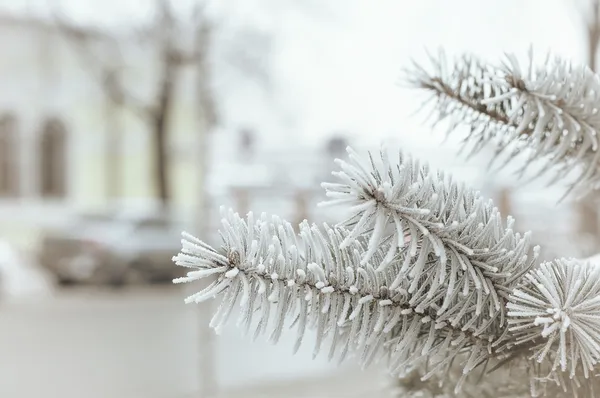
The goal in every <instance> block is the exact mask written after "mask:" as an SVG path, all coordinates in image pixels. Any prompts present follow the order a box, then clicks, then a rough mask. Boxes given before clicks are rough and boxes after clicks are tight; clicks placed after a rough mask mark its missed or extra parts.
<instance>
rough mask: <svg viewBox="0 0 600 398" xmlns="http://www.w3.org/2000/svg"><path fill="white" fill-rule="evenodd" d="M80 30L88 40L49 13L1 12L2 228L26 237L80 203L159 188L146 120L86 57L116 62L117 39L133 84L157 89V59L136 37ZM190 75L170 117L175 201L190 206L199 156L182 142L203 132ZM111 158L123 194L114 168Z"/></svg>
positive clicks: (136, 196) (139, 196) (9, 235)
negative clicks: (109, 88) (109, 91)
mask: <svg viewBox="0 0 600 398" xmlns="http://www.w3.org/2000/svg"><path fill="white" fill-rule="evenodd" d="M79 33H80V34H82V35H85V36H86V37H85V40H86V43H88V44H89V46H90V47H89V48H87V49H82V48H78V47H77V45H76V44H74V43H73V42H71V40H69V39H67V38H66V37H65V35H64V33H63V32H61V31H59V30H58V29H57V28H56V27H55V26H54V25H52V24H50V23H49V22H46V21H43V20H38V19H32V18H28V17H17V16H12V15H2V16H0V51H1V53H2V60H1V61H0V74H1V76H3V81H2V90H0V144H1V145H0V219H1V220H2V223H0V236H3V237H5V238H6V239H8V240H10V241H13V242H15V243H18V244H20V245H27V244H30V243H32V242H33V241H35V238H36V234H37V231H39V229H40V228H43V227H44V226H45V225H48V224H52V223H53V222H56V221H59V220H60V219H62V218H64V217H65V216H66V215H67V214H69V213H70V212H72V211H73V210H75V209H86V210H91V209H100V208H103V207H105V206H106V205H109V204H110V203H111V202H113V201H114V200H115V196H116V197H117V198H119V200H120V201H121V200H123V201H132V202H133V203H136V204H140V203H142V202H144V203H145V202H147V201H148V198H151V197H153V196H154V193H153V185H152V181H151V173H149V172H148V170H149V169H150V168H151V165H152V163H151V162H152V159H151V156H152V151H151V150H150V148H151V140H150V138H151V137H150V136H149V134H147V128H146V125H145V124H144V123H142V121H141V120H140V118H139V117H138V116H137V115H135V114H134V113H132V112H131V111H130V110H129V109H124V108H119V107H116V106H115V105H114V104H113V103H111V102H110V101H109V99H108V98H107V96H106V95H104V94H105V93H104V92H103V90H102V89H101V85H100V80H99V79H100V77H99V76H97V74H95V72H96V71H94V70H93V69H92V66H91V65H90V62H89V58H88V59H86V56H87V57H89V56H90V54H92V55H91V56H93V57H98V62H101V61H106V60H107V59H108V60H109V61H110V59H109V58H108V57H111V56H113V53H112V52H111V51H112V49H111V45H112V44H113V43H114V40H118V41H119V44H120V46H121V47H124V48H125V50H126V51H122V52H124V53H126V54H127V59H126V60H124V62H123V65H122V66H123V67H124V71H123V72H124V76H125V77H126V83H127V87H128V89H130V90H132V91H133V92H134V93H135V94H136V95H139V96H140V97H144V95H145V94H146V93H147V91H148V90H153V89H154V86H155V81H154V80H153V79H154V76H153V74H154V73H155V72H156V69H157V68H158V67H159V65H157V64H156V62H154V58H153V53H152V51H151V50H150V49H148V48H145V47H144V46H143V45H140V44H139V43H138V42H136V41H135V38H129V37H117V36H114V35H112V36H111V35H108V34H107V33H105V32H100V31H95V30H93V29H87V28H79ZM129 50H130V51H129ZM82 51H89V52H90V54H82ZM193 77H194V76H193V71H189V70H186V71H183V73H182V74H181V80H183V81H182V82H179V86H180V88H181V90H180V93H178V94H180V95H178V98H177V102H176V103H175V106H174V110H173V114H174V116H173V117H172V121H173V123H172V124H173V125H172V126H171V133H172V135H171V138H172V143H171V148H170V149H171V155H172V156H171V157H172V160H173V164H172V170H171V171H172V174H173V175H172V176H171V177H172V178H171V179H172V182H173V183H172V185H173V202H174V204H175V206H183V207H192V206H193V203H194V201H195V200H196V196H197V183H198V178H197V177H196V175H197V167H196V161H195V158H194V157H193V156H191V154H190V153H189V152H185V151H183V150H182V148H189V147H191V146H192V147H193V146H194V145H195V144H194V143H195V142H196V137H197V136H196V135H195V134H194V132H197V131H198V124H197V117H196V116H195V114H196V112H195V107H196V103H195V96H194V94H195V93H194V84H193V83H192V80H193ZM115 137H116V138H117V139H118V142H119V145H118V146H116V147H115V146H114V145H111V144H114V143H113V142H111V140H114V139H115ZM115 148H117V149H118V150H115ZM115 152H116V153H115ZM114 161H118V162H119V165H120V176H119V181H118V182H117V183H118V187H119V188H118V192H117V195H115V192H114V187H112V188H111V187H110V186H109V185H111V184H114V181H111V180H110V177H109V176H108V175H107V173H108V172H109V171H108V170H109V169H110V164H109V163H110V162H114Z"/></svg>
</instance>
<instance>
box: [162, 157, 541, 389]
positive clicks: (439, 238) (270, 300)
mask: <svg viewBox="0 0 600 398" xmlns="http://www.w3.org/2000/svg"><path fill="white" fill-rule="evenodd" d="M349 154H350V163H346V162H343V161H338V162H339V163H340V164H341V166H342V170H343V171H342V172H336V173H335V174H336V175H337V176H338V177H339V178H340V179H341V181H342V183H337V184H331V183H329V184H325V187H326V189H327V190H328V196H329V197H330V198H332V200H333V203H335V204H346V205H348V206H349V207H350V208H351V209H352V210H353V211H354V213H355V215H354V216H353V217H351V218H350V219H349V220H347V221H346V222H345V223H343V224H342V225H340V226H337V227H334V228H332V227H329V226H327V225H325V226H324V228H323V229H320V228H318V227H317V226H315V225H313V226H309V225H308V223H303V224H302V225H301V228H300V234H299V236H296V234H295V233H294V231H293V229H292V227H291V225H290V224H289V223H287V222H285V221H282V220H281V219H279V218H278V217H275V216H274V217H273V218H271V219H270V218H269V217H267V216H266V215H263V216H262V217H261V218H260V219H259V220H254V218H253V215H252V213H249V215H248V219H247V220H244V219H242V218H240V217H239V216H238V215H237V214H235V213H233V211H230V212H229V213H227V214H226V215H225V217H224V218H223V220H222V221H223V230H222V232H221V235H222V237H223V241H224V245H223V248H222V249H221V250H214V249H212V248H210V247H209V246H207V245H206V244H204V243H202V242H201V241H199V240H197V239H195V238H193V237H191V236H190V235H187V234H186V235H184V240H183V250H182V252H181V253H180V254H179V255H178V256H176V257H175V258H174V260H175V262H176V263H177V264H178V265H181V266H187V267H191V268H194V270H193V271H190V272H189V273H188V276H187V277H184V278H181V279H178V280H176V281H175V282H190V281H194V280H196V279H201V278H204V277H206V276H208V275H215V274H216V276H217V278H216V280H215V281H214V282H213V283H212V284H211V285H210V286H208V287H207V288H206V289H204V290H203V291H201V292H199V293H197V294H195V295H192V296H190V297H189V298H188V299H187V301H188V302H194V301H196V302H199V301H202V300H206V299H209V298H212V297H214V296H216V295H218V294H221V295H223V301H222V305H221V307H220V309H219V310H218V312H217V314H216V315H215V317H214V318H213V321H212V322H211V324H212V325H213V326H214V327H216V328H219V327H221V326H222V324H223V323H224V322H225V321H226V320H227V318H228V317H229V315H230V314H231V312H232V309H233V307H234V306H235V303H236V302H238V301H239V303H240V305H241V306H242V311H241V318H240V320H239V322H240V324H242V325H244V327H245V328H246V329H250V328H251V327H255V328H256V329H255V332H254V333H255V336H257V335H259V334H262V333H264V332H266V331H267V330H269V332H270V334H271V340H273V341H277V340H278V339H279V336H280V335H281V333H282V331H283V328H284V324H285V322H286V319H291V320H293V326H294V327H296V328H297V333H298V339H297V343H296V346H295V349H297V348H298V347H299V345H300V343H301V341H302V338H303V336H304V334H305V331H306V329H307V328H309V327H310V328H314V329H316V331H317V343H316V346H315V350H314V353H315V355H316V354H317V353H318V352H319V351H320V350H321V347H322V346H323V342H324V341H325V340H328V341H329V347H330V348H329V357H330V358H332V357H334V356H335V354H336V353H337V354H338V355H339V358H340V359H343V358H344V357H345V356H346V354H347V353H349V352H350V353H352V354H354V355H358V356H359V357H360V361H361V363H362V364H363V365H367V364H368V363H370V362H371V361H373V360H377V359H379V358H384V357H387V358H388V359H389V365H390V370H391V372H392V373H393V374H402V373H404V372H406V371H407V370H409V369H411V368H413V367H416V366H419V365H420V364H422V363H423V362H425V361H427V362H428V363H429V366H430V369H429V373H428V374H427V375H425V376H424V377H425V378H428V377H431V376H432V375H434V374H436V373H440V372H441V373H444V372H446V371H447V370H448V369H449V367H450V365H451V364H452V362H453V359H454V358H456V357H457V356H458V355H459V354H461V353H463V352H464V351H465V350H466V349H469V353H470V355H469V356H468V357H467V358H466V359H465V361H464V363H463V364H462V365H461V366H462V369H463V374H464V375H465V377H466V375H467V374H469V373H470V372H471V371H472V370H473V369H474V368H476V367H477V366H479V365H481V364H483V363H487V362H488V361H489V360H490V359H491V358H495V357H498V356H501V355H503V354H502V352H503V351H506V350H509V349H510V347H511V345H512V343H511V342H510V340H508V339H507V335H508V327H507V322H506V314H505V302H506V300H507V298H508V295H509V294H510V292H511V291H512V288H513V287H514V286H516V285H517V282H518V280H519V279H520V276H521V275H522V274H524V273H526V272H527V271H528V270H529V269H531V267H532V265H533V262H534V260H535V258H536V255H535V253H537V250H534V251H533V253H532V251H531V248H530V238H529V235H528V234H526V235H524V236H520V235H519V234H517V233H514V232H513V231H512V229H510V228H508V229H507V228H504V227H503V225H502V221H501V219H500V215H499V214H498V211H497V209H495V208H494V207H493V206H492V204H491V202H487V201H484V200H483V199H482V198H481V197H480V196H479V195H478V194H477V193H475V192H472V191H470V190H468V189H466V188H465V187H464V185H461V184H456V183H454V182H452V180H451V178H449V177H445V176H444V175H443V174H439V173H435V172H430V171H429V170H428V168H427V167H426V166H421V165H419V163H418V162H416V161H413V160H411V159H409V158H405V157H403V156H401V155H400V158H399V163H398V165H396V166H391V164H390V162H389V159H388V157H387V154H385V152H382V155H381V165H380V166H377V165H376V163H375V161H374V159H373V158H371V163H372V164H371V165H370V166H367V165H365V164H363V163H362V162H360V161H359V160H358V159H357V155H356V153H355V152H354V151H352V150H351V149H349ZM509 222H512V221H510V220H509ZM254 318H258V319H257V320H258V325H257V326H254V325H253V323H256V322H254V321H253V319H254ZM269 322H271V323H272V324H271V323H269ZM269 325H270V326H269ZM384 353H385V354H384ZM461 380H464V378H463V379H461ZM457 388H460V382H459V383H458V385H457Z"/></svg>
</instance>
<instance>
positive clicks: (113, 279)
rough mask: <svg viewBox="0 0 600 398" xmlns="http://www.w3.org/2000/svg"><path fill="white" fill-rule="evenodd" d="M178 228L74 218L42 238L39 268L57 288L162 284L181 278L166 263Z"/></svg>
mask: <svg viewBox="0 0 600 398" xmlns="http://www.w3.org/2000/svg"><path fill="white" fill-rule="evenodd" d="M181 229H182V227H181V223H179V222H177V221H175V220H174V219H172V218H169V217H166V216H160V215H158V216H157V215H131V214H119V213H104V214H80V215H78V216H77V217H75V218H74V219H73V220H71V221H70V222H67V223H66V224H65V225H64V226H63V227H62V228H60V229H56V230H53V231H47V232H46V233H45V234H44V236H43V237H42V240H41V246H40V250H39V263H40V265H41V266H42V267H44V268H46V269H48V270H49V271H50V272H51V273H52V274H53V275H54V276H55V277H56V280H57V282H58V283H59V284H63V285H64V284H71V283H89V284H107V285H113V286H120V285H123V284H126V283H133V282H142V283H144V282H167V281H171V280H172V279H173V278H176V277H178V276H181V275H182V270H181V269H180V267H176V266H174V264H173V262H172V260H171V259H172V257H173V256H174V255H175V254H176V253H177V252H178V251H179V249H180V245H181V244H180V233H181Z"/></svg>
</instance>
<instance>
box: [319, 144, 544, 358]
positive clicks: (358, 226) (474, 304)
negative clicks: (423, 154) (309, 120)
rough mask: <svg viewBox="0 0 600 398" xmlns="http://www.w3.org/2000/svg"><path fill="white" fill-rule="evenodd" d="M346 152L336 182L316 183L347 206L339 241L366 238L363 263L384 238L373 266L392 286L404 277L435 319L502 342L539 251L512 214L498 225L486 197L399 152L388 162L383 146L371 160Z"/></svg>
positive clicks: (337, 202)
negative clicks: (509, 311) (512, 297)
mask: <svg viewBox="0 0 600 398" xmlns="http://www.w3.org/2000/svg"><path fill="white" fill-rule="evenodd" d="M348 153H349V161H348V162H346V161H344V160H340V159H336V162H337V163H338V164H339V165H340V166H341V168H342V170H341V171H338V172H334V173H333V174H334V175H335V176H336V177H338V179H339V180H340V182H339V183H323V187H324V188H325V189H326V190H327V196H328V197H330V198H331V200H330V201H328V202H324V203H323V205H345V206H348V207H349V209H350V211H351V212H352V216H351V217H350V218H349V219H348V220H346V221H345V222H343V223H342V224H341V225H342V226H343V227H345V228H348V229H350V233H349V235H348V237H347V238H346V239H345V240H344V241H343V242H342V245H343V246H344V245H347V244H351V243H352V242H353V241H354V239H357V238H359V237H362V239H364V240H365V241H367V242H368V244H367V250H366V251H365V253H364V254H363V256H362V258H361V264H363V265H365V264H369V262H370V261H371V258H372V254H373V253H375V252H376V251H377V250H379V249H380V248H381V246H382V243H383V242H384V241H385V239H386V237H391V241H392V242H393V244H389V245H387V252H386V254H385V257H384V259H383V261H382V262H381V263H380V264H379V265H378V267H377V272H379V273H380V274H383V275H390V276H391V277H392V278H393V282H392V284H391V286H390V289H391V290H394V289H396V288H397V287H398V286H399V284H400V283H402V282H407V281H408V293H409V294H413V293H414V292H417V291H418V292H422V293H421V295H417V297H418V298H419V300H420V302H419V307H420V308H421V309H427V308H430V309H431V310H432V311H434V312H435V314H436V319H438V321H446V322H449V323H451V324H452V325H453V326H454V327H460V328H461V330H464V331H469V332H470V333H472V334H473V335H474V336H477V337H479V338H481V339H484V340H488V341H489V342H490V345H491V346H492V347H496V346H498V345H499V344H500V343H501V342H504V338H505V337H506V331H507V329H506V327H505V326H506V309H505V305H506V302H507V300H508V296H509V294H510V293H511V292H512V289H513V288H514V287H515V286H516V285H517V284H518V283H519V281H520V278H521V277H522V276H523V275H524V274H525V273H527V272H528V271H529V270H530V269H532V267H533V266H534V265H535V260H536V258H537V256H538V253H539V248H538V247H536V248H534V249H533V250H532V249H531V244H530V241H531V239H530V234H529V233H526V234H524V235H523V236H521V235H520V234H518V233H515V232H514V231H513V230H512V224H513V219H512V218H508V222H507V224H508V225H507V227H505V226H504V225H503V223H502V219H501V215H500V213H499V212H498V209H497V208H495V207H494V206H493V203H492V202H491V201H486V200H484V199H483V198H482V197H481V196H479V194H478V193H477V192H474V191H472V190H469V189H467V188H466V187H465V185H464V184H459V183H456V182H454V181H453V180H452V177H451V176H445V175H444V174H443V173H441V172H436V171H431V170H429V167H428V166H427V165H421V164H420V163H419V162H418V161H416V160H412V159H411V158H410V157H407V156H404V155H403V154H402V153H399V154H398V160H397V162H394V163H391V162H390V159H389V158H388V153H387V152H386V151H385V150H383V151H381V153H380V159H377V160H378V161H376V159H374V158H373V157H372V156H371V157H370V164H365V163H363V162H362V161H361V160H360V158H359V156H358V155H357V154H356V153H355V152H354V151H353V150H352V149H351V148H348ZM405 236H406V237H408V239H406V238H405ZM406 240H408V242H406ZM426 264H431V266H429V267H428V266H426ZM482 348H483V347H482ZM486 349H491V348H490V347H487V348H486Z"/></svg>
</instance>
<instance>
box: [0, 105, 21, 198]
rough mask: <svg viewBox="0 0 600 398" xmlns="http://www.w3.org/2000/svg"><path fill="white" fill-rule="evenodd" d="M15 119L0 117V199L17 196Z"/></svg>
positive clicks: (17, 168) (17, 159)
mask: <svg viewBox="0 0 600 398" xmlns="http://www.w3.org/2000/svg"><path fill="white" fill-rule="evenodd" d="M17 134H18V131H17V119H16V118H15V117H14V116H13V115H4V116H1V117H0V197H15V196H18V194H19V157H18V153H19V151H18V149H19V148H18V138H19V137H18V135H17Z"/></svg>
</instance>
